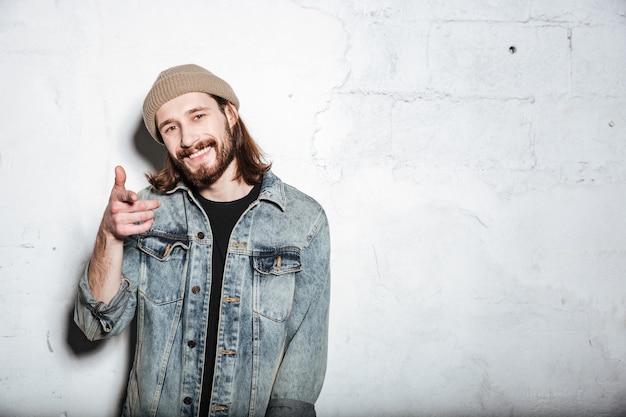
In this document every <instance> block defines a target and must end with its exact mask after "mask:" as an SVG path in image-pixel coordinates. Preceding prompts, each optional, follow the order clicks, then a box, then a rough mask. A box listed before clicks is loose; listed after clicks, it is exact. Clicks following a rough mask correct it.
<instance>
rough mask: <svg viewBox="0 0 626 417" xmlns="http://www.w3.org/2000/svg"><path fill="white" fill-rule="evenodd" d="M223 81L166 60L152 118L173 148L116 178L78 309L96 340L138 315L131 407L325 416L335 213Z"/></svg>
mask: <svg viewBox="0 0 626 417" xmlns="http://www.w3.org/2000/svg"><path fill="white" fill-rule="evenodd" d="M238 110H239V100H238V98H237V96H236V95H235V93H234V91H233V89H232V88H231V87H230V85H229V84H228V83H226V82H225V81H224V80H223V79H221V78H219V77H217V76H215V75H214V74H212V73H211V72H209V71H207V70H206V69H204V68H202V67H199V66H197V65H193V64H189V65H181V66H177V67H173V68H169V69H167V70H165V71H163V72H161V73H160V74H159V76H158V78H157V80H156V81H155V83H154V84H153V86H152V88H151V89H150V91H149V92H148V95H147V97H146V99H145V101H144V106H143V118H144V122H145V125H146V128H147V129H148V131H149V132H150V134H151V135H152V137H153V138H154V139H155V140H157V141H158V142H159V143H161V144H164V145H165V147H166V148H167V159H166V161H165V165H164V168H163V169H162V170H161V171H160V172H158V173H156V174H153V175H148V180H149V182H150V184H151V186H150V187H148V188H146V189H144V190H143V191H141V192H139V193H138V194H137V193H135V192H133V191H131V190H127V189H126V188H125V182H126V173H125V171H124V169H123V168H122V167H119V166H118V167H116V168H115V183H114V186H113V190H112V192H111V196H110V198H109V203H108V205H107V207H106V209H105V212H104V216H103V218H102V222H101V224H100V227H99V230H98V233H97V236H96V242H95V246H94V251H93V255H92V257H91V260H90V262H89V265H88V267H87V268H86V270H85V272H84V274H83V275H82V276H81V278H80V280H79V285H78V297H77V301H76V304H75V311H74V320H75V322H76V323H77V324H78V326H79V327H80V328H81V329H82V331H83V332H84V333H85V335H86V336H87V338H88V339H89V340H98V339H103V338H108V337H111V336H114V335H117V334H119V333H121V332H122V331H123V330H124V329H125V328H126V327H127V326H128V325H129V324H130V323H131V321H132V320H133V317H135V316H136V318H137V320H136V323H137V344H136V347H135V358H134V362H133V367H132V370H131V373H130V376H129V382H128V388H127V396H126V401H125V405H124V408H123V411H122V413H123V415H124V416H166V417H172V416H193V417H198V416H202V417H205V416H216V417H217V416H232V417H239V416H249V417H251V416H293V417H295V416H298V417H303V416H304V417H308V416H315V414H316V413H315V407H314V403H315V401H316V400H317V398H318V396H319V393H320V390H321V388H322V384H323V381H324V375H325V371H326V357H327V344H328V342H327V340H328V307H329V294H330V238H329V227H328V221H327V218H326V214H325V212H324V210H323V208H322V207H321V206H320V205H319V204H318V203H317V202H316V201H315V200H314V199H312V198H311V197H309V196H307V195H305V194H304V193H302V192H300V191H298V190H297V189H295V188H293V187H291V186H289V185H287V184H285V183H283V182H282V181H281V180H280V179H279V178H278V177H277V176H276V175H275V174H274V173H273V172H272V171H271V169H270V168H271V164H268V163H266V162H264V159H263V155H262V153H261V151H260V149H259V147H258V145H257V144H256V143H255V141H254V140H253V139H252V137H251V136H250V134H249V133H248V131H247V130H246V127H245V125H244V123H243V121H242V120H241V117H240V116H239V112H238Z"/></svg>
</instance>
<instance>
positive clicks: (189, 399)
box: [183, 397, 193, 405]
mask: <svg viewBox="0 0 626 417" xmlns="http://www.w3.org/2000/svg"><path fill="white" fill-rule="evenodd" d="M192 401H193V400H192V399H191V397H185V399H184V400H183V402H184V403H185V404H187V405H189V404H191V402H192Z"/></svg>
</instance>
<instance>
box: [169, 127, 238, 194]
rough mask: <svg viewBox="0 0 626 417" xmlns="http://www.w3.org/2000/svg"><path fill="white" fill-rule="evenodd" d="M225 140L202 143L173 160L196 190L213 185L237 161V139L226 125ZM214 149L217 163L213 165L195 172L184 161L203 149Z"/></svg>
mask: <svg viewBox="0 0 626 417" xmlns="http://www.w3.org/2000/svg"><path fill="white" fill-rule="evenodd" d="M223 138H224V140H223V141H222V142H221V143H218V142H217V141H216V140H215V139H213V138H211V139H207V140H203V141H200V142H198V143H196V144H195V145H194V147H193V148H187V149H181V150H179V151H178V152H177V153H176V158H172V160H173V161H174V164H175V166H176V167H177V168H178V170H179V171H180V173H181V174H182V176H183V178H184V179H185V180H186V181H187V182H188V183H189V184H191V185H192V186H194V187H195V188H197V189H199V190H201V189H203V188H205V187H208V186H210V185H213V184H214V183H215V181H217V180H218V179H219V178H220V177H221V176H222V175H223V174H224V172H225V171H226V169H227V168H228V166H229V165H230V164H231V162H233V160H234V159H235V139H234V138H233V135H232V133H231V130H230V128H229V126H228V124H226V126H225V128H224V136H223ZM207 147H213V149H214V150H215V161H214V162H213V164H211V165H206V164H205V165H202V166H199V167H198V168H196V169H195V170H192V169H190V168H189V167H188V166H187V165H185V163H184V159H185V158H186V157H187V156H189V155H191V154H193V153H195V152H198V151H200V150H202V149H205V148H207Z"/></svg>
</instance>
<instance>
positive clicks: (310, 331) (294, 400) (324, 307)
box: [266, 210, 330, 417]
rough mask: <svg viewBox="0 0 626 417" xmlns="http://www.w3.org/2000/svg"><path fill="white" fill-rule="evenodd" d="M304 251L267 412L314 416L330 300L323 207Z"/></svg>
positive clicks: (325, 350)
mask: <svg viewBox="0 0 626 417" xmlns="http://www.w3.org/2000/svg"><path fill="white" fill-rule="evenodd" d="M315 224H316V226H315V227H314V229H313V230H314V233H312V235H311V236H312V237H311V239H310V242H309V245H308V246H307V247H306V248H305V249H304V250H303V252H302V271H301V272H299V273H298V275H299V276H298V277H297V278H296V279H297V283H296V293H295V298H294V308H293V311H292V316H291V318H290V324H289V325H290V327H291V329H290V333H289V335H290V339H289V340H288V346H287V348H286V351H285V354H284V357H283V360H282V362H281V365H280V367H279V369H278V372H277V375H276V379H275V381H274V387H273V389H272V394H271V397H270V402H269V405H268V408H267V412H266V417H315V415H316V414H315V407H314V406H313V404H314V403H315V401H316V400H317V398H318V396H319V394H320V391H321V389H322V385H323V383H324V376H325V374H326V360H327V354H328V309H329V304H330V236H329V227H328V220H327V218H326V215H325V213H324V212H323V210H322V211H321V212H320V214H319V217H318V219H317V221H316V223H315Z"/></svg>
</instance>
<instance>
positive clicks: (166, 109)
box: [155, 92, 218, 122]
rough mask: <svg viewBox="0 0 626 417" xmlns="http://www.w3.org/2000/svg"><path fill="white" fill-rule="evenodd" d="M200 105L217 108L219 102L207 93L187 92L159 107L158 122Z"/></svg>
mask: <svg viewBox="0 0 626 417" xmlns="http://www.w3.org/2000/svg"><path fill="white" fill-rule="evenodd" d="M198 107H208V108H217V107H218V104H217V101H215V99H214V98H213V97H211V96H210V95H209V94H207V93H200V92H192V93H185V94H181V95H180V96H178V97H175V98H173V99H171V100H170V101H168V102H166V103H165V104H163V105H162V106H161V107H159V110H157V112H156V115H155V117H156V120H157V122H158V121H159V120H164V119H167V118H171V117H176V116H180V115H183V114H184V113H186V112H187V111H189V110H192V109H195V108H198Z"/></svg>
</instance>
